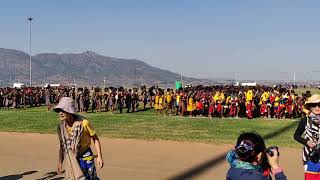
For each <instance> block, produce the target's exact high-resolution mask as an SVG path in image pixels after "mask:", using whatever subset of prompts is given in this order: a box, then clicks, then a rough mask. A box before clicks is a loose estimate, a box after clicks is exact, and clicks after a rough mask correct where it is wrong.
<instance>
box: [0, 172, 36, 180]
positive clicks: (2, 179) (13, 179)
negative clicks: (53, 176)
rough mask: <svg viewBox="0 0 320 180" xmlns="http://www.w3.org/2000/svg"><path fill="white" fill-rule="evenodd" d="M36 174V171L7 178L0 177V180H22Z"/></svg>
mask: <svg viewBox="0 0 320 180" xmlns="http://www.w3.org/2000/svg"><path fill="white" fill-rule="evenodd" d="M36 172H38V171H27V172H24V173H22V174H13V175H9V176H2V177H0V179H1V180H17V179H22V178H23V177H24V176H28V175H30V174H34V173H36Z"/></svg>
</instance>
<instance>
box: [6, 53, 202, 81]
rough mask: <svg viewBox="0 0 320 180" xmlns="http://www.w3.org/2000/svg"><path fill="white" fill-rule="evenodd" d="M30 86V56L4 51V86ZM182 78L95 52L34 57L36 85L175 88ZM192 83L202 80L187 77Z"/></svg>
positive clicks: (132, 61) (144, 64)
mask: <svg viewBox="0 0 320 180" xmlns="http://www.w3.org/2000/svg"><path fill="white" fill-rule="evenodd" d="M10 77H11V80H12V82H14V81H20V82H24V83H25V84H29V83H28V82H29V55H28V54H26V53H24V52H22V51H17V50H12V49H3V48H0V81H1V82H0V85H1V86H4V85H8V84H9V81H10ZM179 79H180V75H179V74H177V73H174V72H171V71H168V70H163V69H160V68H156V67H153V66H150V65H148V64H147V63H144V62H142V61H140V60H137V59H121V58H113V57H106V56H102V55H99V54H96V53H94V52H91V51H86V52H83V53H80V54H55V53H42V54H37V55H35V56H32V80H33V84H38V85H40V84H43V83H45V82H46V83H60V84H64V85H71V84H73V83H76V84H80V85H100V86H101V85H103V83H104V80H105V82H106V85H108V86H109V85H117V84H120V85H141V84H148V85H150V84H174V82H175V81H176V80H179ZM183 79H184V80H185V81H188V82H200V81H202V80H199V79H195V78H187V77H183Z"/></svg>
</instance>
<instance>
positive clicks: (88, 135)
mask: <svg viewBox="0 0 320 180" xmlns="http://www.w3.org/2000/svg"><path fill="white" fill-rule="evenodd" d="M53 110H54V111H55V112H57V113H58V115H59V118H60V123H59V125H58V128H57V131H58V136H59V141H60V148H59V161H58V168H57V172H58V173H59V174H60V173H62V164H63V162H64V165H65V166H64V169H65V172H66V174H65V175H66V179H72V180H73V179H77V180H78V179H79V180H80V179H81V180H85V179H88V180H95V179H99V178H98V176H97V172H96V168H95V164H94V157H93V153H92V150H91V148H90V146H91V140H92V141H93V143H94V146H95V149H96V152H97V161H96V162H97V166H98V168H100V169H101V168H102V167H103V164H104V162H103V159H102V153H101V144H100V141H99V138H98V136H97V134H96V132H95V130H94V129H93V127H92V126H91V124H90V122H89V121H88V120H87V119H85V118H84V117H82V116H79V115H77V113H76V110H75V105H74V100H73V99H72V98H69V97H63V98H61V100H60V102H59V104H58V105H57V106H56V107H54V108H53Z"/></svg>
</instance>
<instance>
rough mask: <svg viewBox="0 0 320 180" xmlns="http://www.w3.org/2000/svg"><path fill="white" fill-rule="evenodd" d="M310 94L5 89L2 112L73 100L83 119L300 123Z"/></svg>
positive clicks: (230, 89) (262, 89)
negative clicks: (144, 115)
mask: <svg viewBox="0 0 320 180" xmlns="http://www.w3.org/2000/svg"><path fill="white" fill-rule="evenodd" d="M310 96H311V93H310V91H306V93H303V94H301V95H298V94H297V93H295V92H294V89H292V88H289V89H288V88H284V87H281V86H277V87H266V86H259V87H257V86H256V87H238V86H196V87H188V88H184V89H183V88H180V89H176V90H174V89H170V88H168V89H162V88H159V87H157V86H152V87H149V88H147V87H146V86H142V87H140V88H132V89H130V88H123V87H118V88H116V87H108V88H99V87H95V88H94V87H91V88H87V87H84V88H81V87H79V88H74V87H55V88H52V87H47V88H42V87H32V88H22V89H17V88H1V89H0V106H2V107H3V108H5V109H11V108H12V109H15V108H23V107H36V106H40V105H47V107H48V111H50V109H51V107H52V104H57V103H58V102H59V100H60V99H61V98H62V97H71V98H72V99H74V101H75V103H76V105H75V106H76V110H77V111H78V112H80V113H86V112H88V111H91V112H103V111H105V112H106V111H111V112H112V113H114V112H115V111H116V110H118V111H119V113H123V110H124V109H126V112H127V113H131V112H136V111H138V108H139V105H140V106H142V107H141V108H140V110H147V109H151V108H154V109H155V113H156V114H159V115H180V116H206V117H218V118H225V117H232V118H248V119H252V118H256V117H263V118H278V119H281V118H299V117H302V116H303V104H304V103H305V101H306V99H307V98H308V97H310Z"/></svg>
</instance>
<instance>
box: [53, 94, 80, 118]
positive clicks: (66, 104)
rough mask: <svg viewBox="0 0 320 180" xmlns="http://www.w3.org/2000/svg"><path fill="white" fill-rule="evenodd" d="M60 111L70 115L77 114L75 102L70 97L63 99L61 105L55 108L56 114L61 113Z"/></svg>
mask: <svg viewBox="0 0 320 180" xmlns="http://www.w3.org/2000/svg"><path fill="white" fill-rule="evenodd" d="M59 109H62V110H63V111H65V112H67V113H70V114H77V112H76V108H75V105H74V100H73V99H72V98H70V97H63V98H61V100H60V102H59V104H58V105H57V106H56V107H54V108H53V110H54V111H55V112H59Z"/></svg>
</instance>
